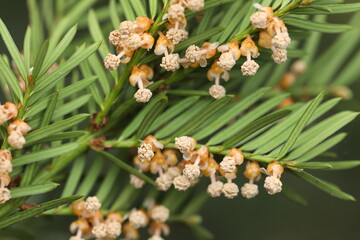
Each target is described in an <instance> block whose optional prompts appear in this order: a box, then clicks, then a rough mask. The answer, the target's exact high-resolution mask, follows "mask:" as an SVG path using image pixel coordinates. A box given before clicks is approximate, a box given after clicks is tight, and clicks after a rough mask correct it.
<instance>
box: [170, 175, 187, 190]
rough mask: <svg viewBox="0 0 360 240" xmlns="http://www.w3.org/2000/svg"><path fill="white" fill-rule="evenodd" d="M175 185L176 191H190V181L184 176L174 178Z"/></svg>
mask: <svg viewBox="0 0 360 240" xmlns="http://www.w3.org/2000/svg"><path fill="white" fill-rule="evenodd" d="M173 184H174V187H175V189H177V190H179V191H185V190H186V189H188V188H189V187H190V181H189V179H187V178H186V177H185V176H183V175H180V176H177V177H176V178H174V181H173Z"/></svg>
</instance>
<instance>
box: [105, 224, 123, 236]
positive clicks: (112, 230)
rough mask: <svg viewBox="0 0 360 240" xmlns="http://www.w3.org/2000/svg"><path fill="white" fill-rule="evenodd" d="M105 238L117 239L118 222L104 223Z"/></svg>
mask: <svg viewBox="0 0 360 240" xmlns="http://www.w3.org/2000/svg"><path fill="white" fill-rule="evenodd" d="M106 233H107V237H108V238H111V239H115V238H117V237H118V236H119V235H120V234H121V223H120V222H108V223H106Z"/></svg>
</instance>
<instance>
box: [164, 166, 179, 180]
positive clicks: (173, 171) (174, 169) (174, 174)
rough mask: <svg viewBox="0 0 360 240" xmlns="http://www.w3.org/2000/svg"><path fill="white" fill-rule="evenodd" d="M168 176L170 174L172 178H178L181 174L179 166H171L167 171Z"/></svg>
mask: <svg viewBox="0 0 360 240" xmlns="http://www.w3.org/2000/svg"><path fill="white" fill-rule="evenodd" d="M165 174H166V175H167V176H169V177H170V178H171V179H174V178H176V177H177V176H180V175H181V171H180V169H179V168H178V167H170V168H168V170H167V171H166V173H165Z"/></svg>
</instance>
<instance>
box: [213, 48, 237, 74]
mask: <svg viewBox="0 0 360 240" xmlns="http://www.w3.org/2000/svg"><path fill="white" fill-rule="evenodd" d="M217 64H218V66H219V67H221V68H222V69H223V70H226V71H230V70H231V69H232V68H233V67H234V65H235V64H236V61H235V59H234V56H233V54H232V53H231V52H224V53H222V54H221V55H220V58H219V61H218V62H217Z"/></svg>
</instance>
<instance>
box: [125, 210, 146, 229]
mask: <svg viewBox="0 0 360 240" xmlns="http://www.w3.org/2000/svg"><path fill="white" fill-rule="evenodd" d="M129 222H130V224H131V225H132V226H133V227H135V228H141V227H145V226H146V225H147V224H148V222H149V219H148V216H146V214H145V212H144V211H142V210H134V211H132V212H131V213H130V215H129Z"/></svg>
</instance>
